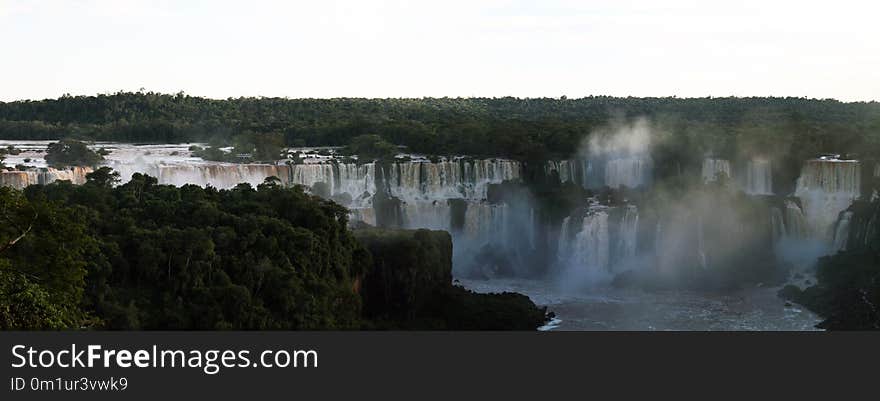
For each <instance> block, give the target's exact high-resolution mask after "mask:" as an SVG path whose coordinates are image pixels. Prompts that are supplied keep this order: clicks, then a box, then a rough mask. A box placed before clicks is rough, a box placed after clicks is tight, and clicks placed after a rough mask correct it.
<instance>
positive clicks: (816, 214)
mask: <svg viewBox="0 0 880 401" xmlns="http://www.w3.org/2000/svg"><path fill="white" fill-rule="evenodd" d="M860 184H861V169H860V166H859V163H858V162H857V161H852V160H820V159H816V160H808V161H807V162H806V163H804V167H803V169H802V170H801V176H800V178H798V181H797V189H796V190H795V196H797V197H798V198H800V200H801V203H802V204H803V206H804V207H803V212H804V216H805V217H806V221H807V224H808V230H809V232H810V234H811V235H812V236H814V237H815V238H818V239H822V240H823V241H825V242H827V243H829V244H830V243H832V242H833V240H834V233H833V227H834V224H835V222H836V221H837V218H838V215H839V214H840V212H841V211H843V210H844V209H846V208H847V207H849V205H850V204H851V203H852V201H853V200H855V199H856V198H858V197H859V194H860V191H859V186H860Z"/></svg>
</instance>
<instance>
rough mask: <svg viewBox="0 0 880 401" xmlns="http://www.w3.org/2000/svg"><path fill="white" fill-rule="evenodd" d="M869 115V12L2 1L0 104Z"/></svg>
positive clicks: (455, 1)
mask: <svg viewBox="0 0 880 401" xmlns="http://www.w3.org/2000/svg"><path fill="white" fill-rule="evenodd" d="M140 88H145V89H146V90H152V91H158V92H166V93H173V92H179V91H184V92H186V93H188V94H191V95H199V96H207V97H212V98H226V97H237V96H282V97H284V96H286V97H291V98H298V97H423V96H451V97H457V96H487V97H493V96H518V97H542V96H547V97H559V96H561V95H566V96H568V97H570V98H573V97H581V96H588V95H615V96H630V95H631V96H672V95H675V96H679V97H693V96H730V95H736V96H807V97H817V98H837V99H841V100H847V101H852V100H880V2H878V1H854V0H835V1H828V0H823V1H813V0H799V1H794V0H792V1H789V0H780V1H774V0H763V1H758V0H745V1H743V0H740V1H723V2H722V1H708V0H704V1H696V0H672V1H664V0H655V1H647V0H633V1H621V0H599V1H587V0H583V1H568V0H535V1H506V0H485V1H482V0H441V1H375V0H338V1H331V0H320V1H296V0H293V1H269V0H249V1H226V0H219V1H217V0H215V1H198V0H177V1H162V0H159V1H155V0H154V1H139V0H130V1H126V0H66V1H64V0H58V1H54V0H42V1H41V0H32V1H23V0H0V100H4V101H9V100H18V99H43V98H47V97H48V98H54V97H58V96H60V95H62V94H64V93H70V94H73V95H81V94H85V95H94V94H97V93H109V92H116V91H119V90H126V91H137V90H139V89H140Z"/></svg>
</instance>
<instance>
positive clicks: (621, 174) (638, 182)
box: [605, 157, 648, 188]
mask: <svg viewBox="0 0 880 401" xmlns="http://www.w3.org/2000/svg"><path fill="white" fill-rule="evenodd" d="M647 168H648V164H647V163H646V162H645V160H643V159H641V158H638V157H628V158H621V159H611V160H608V162H607V164H606V165H605V185H607V186H609V187H611V188H620V187H623V186H625V187H629V188H636V187H640V186H643V185H644V184H645V183H646V178H647Z"/></svg>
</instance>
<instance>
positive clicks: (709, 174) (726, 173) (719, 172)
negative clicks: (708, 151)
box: [702, 158, 732, 183]
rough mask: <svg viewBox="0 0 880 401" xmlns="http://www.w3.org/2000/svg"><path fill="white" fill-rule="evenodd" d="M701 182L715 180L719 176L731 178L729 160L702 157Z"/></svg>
mask: <svg viewBox="0 0 880 401" xmlns="http://www.w3.org/2000/svg"><path fill="white" fill-rule="evenodd" d="M702 173H703V174H702V175H703V182H704V183H709V182H714V181H717V180H718V179H719V178H720V177H725V178H728V179H729V178H731V177H732V176H731V174H730V161H729V160H724V159H711V158H706V159H703V170H702Z"/></svg>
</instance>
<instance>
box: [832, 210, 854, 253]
mask: <svg viewBox="0 0 880 401" xmlns="http://www.w3.org/2000/svg"><path fill="white" fill-rule="evenodd" d="M852 217H853V212H851V211H845V212H843V213H841V215H840V218H839V219H838V220H837V223H836V224H835V227H834V237H833V238H832V240H831V250H832V251H833V252H837V251H843V250H846V243H847V240H848V239H849V227H850V222H851V221H852Z"/></svg>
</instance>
